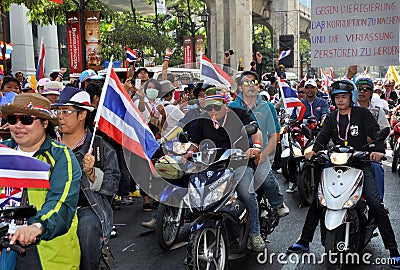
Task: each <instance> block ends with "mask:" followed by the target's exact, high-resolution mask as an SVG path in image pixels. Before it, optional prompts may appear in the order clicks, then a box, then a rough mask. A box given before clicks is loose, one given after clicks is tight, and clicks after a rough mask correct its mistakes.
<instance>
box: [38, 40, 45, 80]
mask: <svg viewBox="0 0 400 270" xmlns="http://www.w3.org/2000/svg"><path fill="white" fill-rule="evenodd" d="M45 55H46V49H45V47H44V40H43V38H42V42H41V45H40V53H39V61H38V65H37V68H36V80H37V81H39V80H40V79H42V78H44V57H45Z"/></svg>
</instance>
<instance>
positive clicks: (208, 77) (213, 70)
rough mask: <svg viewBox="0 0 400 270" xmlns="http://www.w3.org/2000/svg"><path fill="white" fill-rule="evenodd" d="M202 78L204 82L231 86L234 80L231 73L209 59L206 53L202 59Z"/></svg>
mask: <svg viewBox="0 0 400 270" xmlns="http://www.w3.org/2000/svg"><path fill="white" fill-rule="evenodd" d="M200 80H204V82H207V83H211V84H215V85H225V86H227V87H231V85H232V80H231V78H230V77H229V75H228V74H227V73H226V72H225V71H223V70H222V69H221V68H220V67H218V66H217V65H216V64H215V63H213V62H212V61H211V60H210V59H208V58H207V57H206V56H205V55H204V54H202V55H201V60H200Z"/></svg>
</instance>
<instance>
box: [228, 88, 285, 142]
mask: <svg viewBox="0 0 400 270" xmlns="http://www.w3.org/2000/svg"><path fill="white" fill-rule="evenodd" d="M228 107H231V108H240V109H242V110H244V111H246V112H248V113H250V115H251V118H252V119H253V120H255V121H257V123H258V125H259V127H260V130H261V132H262V137H263V147H262V149H264V148H265V147H266V146H267V144H268V137H269V136H271V135H272V134H274V133H277V132H280V129H281V126H280V124H279V122H278V116H277V113H276V109H275V107H274V105H273V104H272V103H271V102H268V101H265V100H263V99H262V97H261V95H260V94H258V95H257V101H256V103H255V105H254V106H253V107H252V108H251V111H249V110H248V108H247V106H246V104H245V103H244V102H243V93H240V94H239V95H237V97H236V99H235V100H234V101H231V102H230V103H229V104H228Z"/></svg>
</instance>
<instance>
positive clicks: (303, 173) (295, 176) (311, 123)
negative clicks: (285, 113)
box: [282, 117, 319, 206]
mask: <svg viewBox="0 0 400 270" xmlns="http://www.w3.org/2000/svg"><path fill="white" fill-rule="evenodd" d="M318 126H319V125H318V122H317V120H316V119H315V118H314V117H312V118H309V119H304V120H303V121H301V122H299V121H297V120H292V121H290V120H289V124H288V134H289V135H288V142H289V147H288V148H286V149H285V150H283V152H282V174H283V175H284V177H285V178H286V179H287V180H288V181H289V182H292V183H296V184H297V186H298V189H299V195H300V200H301V202H302V204H303V205H304V206H309V205H310V204H311V202H312V200H313V198H314V194H315V191H316V189H317V185H316V183H315V182H314V171H315V167H314V164H313V163H312V162H309V161H307V160H306V159H305V158H304V155H305V154H306V153H307V152H309V151H311V150H312V146H313V144H314V141H315V137H316V134H317V133H318V132H319V129H318Z"/></svg>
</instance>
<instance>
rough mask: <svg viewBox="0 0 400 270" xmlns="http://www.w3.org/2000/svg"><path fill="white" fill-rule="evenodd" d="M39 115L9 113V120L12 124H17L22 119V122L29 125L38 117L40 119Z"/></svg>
mask: <svg viewBox="0 0 400 270" xmlns="http://www.w3.org/2000/svg"><path fill="white" fill-rule="evenodd" d="M38 118H39V117H37V116H32V115H13V114H10V115H7V122H8V123H9V124H10V125H15V124H17V123H18V122H20V121H21V124H23V125H25V126H29V125H32V124H33V121H35V120H36V119H38Z"/></svg>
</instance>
